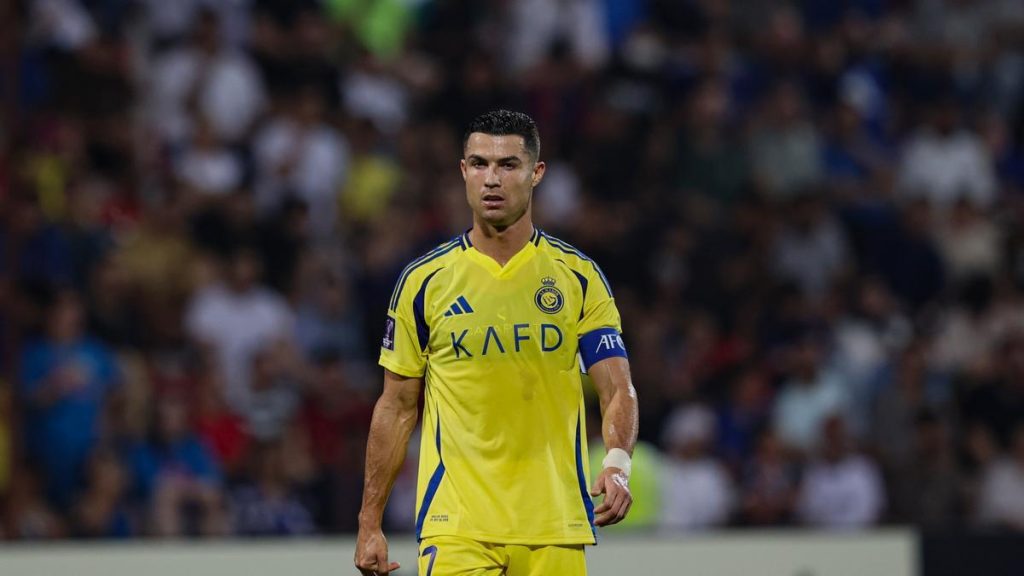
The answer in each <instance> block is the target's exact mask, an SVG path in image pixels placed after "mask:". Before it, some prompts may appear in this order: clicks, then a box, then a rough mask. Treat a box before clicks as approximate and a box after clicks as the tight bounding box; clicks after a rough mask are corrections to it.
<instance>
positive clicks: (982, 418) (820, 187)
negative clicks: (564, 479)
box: [0, 0, 1024, 539]
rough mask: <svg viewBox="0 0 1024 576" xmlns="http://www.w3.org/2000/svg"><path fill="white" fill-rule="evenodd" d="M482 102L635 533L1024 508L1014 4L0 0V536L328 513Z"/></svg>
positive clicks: (408, 497)
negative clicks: (553, 274) (563, 285)
mask: <svg viewBox="0 0 1024 576" xmlns="http://www.w3.org/2000/svg"><path fill="white" fill-rule="evenodd" d="M498 107H508V108H512V109H517V110H522V111H525V112H527V113H529V114H530V115H531V116H532V117H533V118H535V119H536V121H537V122H538V124H539V127H540V131H541V137H542V142H543V147H542V158H543V159H544V160H545V161H546V162H547V163H548V171H547V176H546V178H545V180H544V182H543V183H542V185H541V186H540V187H539V188H538V190H537V192H536V202H535V204H536V206H535V219H536V221H537V222H538V223H539V225H540V226H541V227H542V228H543V229H544V230H545V231H546V232H548V233H549V234H552V235H555V236H559V237H561V238H564V239H566V240H568V241H569V242H571V243H572V244H574V245H576V246H577V247H578V248H580V249H581V250H583V251H584V252H586V253H587V254H588V255H589V256H591V257H593V258H594V259H595V260H596V261H597V262H599V263H600V264H601V265H602V267H603V269H604V271H605V273H606V275H607V276H608V278H609V279H610V282H611V284H612V286H613V288H614V290H615V294H616V299H617V303H618V305H619V307H620V310H621V312H622V315H623V324H624V336H625V340H626V343H627V346H628V348H629V350H630V354H631V366H632V371H633V378H634V383H635V385H636V388H637V390H638V393H639V399H640V410H641V431H640V436H641V442H640V444H639V445H638V447H637V452H636V455H635V462H636V464H635V466H634V477H633V489H634V492H635V497H636V500H637V505H636V506H635V507H634V510H633V513H632V515H631V517H630V518H629V519H628V522H627V523H628V525H629V526H632V527H633V528H637V529H657V530H664V531H666V532H673V533H674V532H680V531H693V530H704V529H713V528H719V527H731V526H812V527H822V528H859V527H866V526H874V525H879V524H900V525H915V526H919V527H921V528H922V529H925V530H959V529H965V528H970V529H977V530H1014V531H1021V530H1024V226H1022V224H1024V196H1022V194H1024V3H1021V2H1020V1H1019V0H841V1H840V0H796V1H791V2H774V1H767V0H515V1H495V2H470V1H468V0H373V1H371V0H174V1H166V0H25V1H22V2H17V1H14V0H0V221H2V224H0V377H2V380H0V538H6V539H46V538H66V537H132V536H200V535H203V536H205V535H251V536H257V535H285V534H295V535H300V534H311V533H336V532H348V531H352V530H353V529H354V528H355V521H356V513H357V510H358V507H359V502H360V497H361V496H360V492H361V483H362V466H363V457H364V448H365V437H366V432H367V428H368V424H369V418H370V414H371V411H372V407H373V402H374V400H375V397H376V395H377V393H378V392H379V389H380V384H381V381H382V378H381V371H380V369H379V368H378V367H377V366H376V356H377V350H378V348H377V347H378V342H379V341H380V336H381V329H382V326H383V319H384V310H385V307H386V301H387V298H388V297H389V295H390V293H391V290H392V285H393V283H394V281H395V279H396V277H397V276H398V273H399V271H400V270H401V268H402V267H403V266H404V264H405V263H406V262H408V261H409V260H410V259H411V258H414V257H415V256H416V255H418V254H420V253H422V252H423V251H425V250H427V249H429V248H430V247H431V246H433V245H435V244H436V243H438V242H440V241H443V240H444V239H446V238H450V237H452V236H454V235H456V234H458V233H459V232H461V231H462V230H464V229H466V228H467V227H468V226H469V224H470V219H469V215H468V210H467V208H466V207H465V199H464V188H463V184H462V181H461V178H460V176H459V172H458V159H459V158H460V157H461V150H460V137H461V131H462V128H463V126H464V125H465V124H466V122H467V121H468V120H469V119H470V118H472V117H473V116H475V115H476V114H478V113H481V112H484V111H487V110H490V109H494V108H498ZM592 404H593V403H592ZM593 409H594V410H595V411H596V406H593ZM590 430H591V434H592V436H593V435H594V433H595V432H596V431H597V430H598V427H597V426H596V425H594V424H593V423H592V424H591V426H590ZM591 444H592V448H591V451H592V453H593V454H592V455H593V456H595V458H598V459H599V456H600V455H601V454H603V450H602V449H601V448H600V438H599V437H597V438H592V441H591ZM410 456H411V457H410V458H409V460H408V461H407V463H406V467H405V469H404V470H403V472H402V474H401V475H400V477H399V479H398V481H397V484H396V490H395V494H394V497H393V498H392V502H391V506H390V507H389V512H388V522H389V525H390V527H391V529H399V530H400V529H406V528H409V527H410V525H411V523H412V519H413V518H412V517H413V506H414V504H415V494H414V486H415V468H414V467H415V442H414V443H413V446H412V447H411V449H410Z"/></svg>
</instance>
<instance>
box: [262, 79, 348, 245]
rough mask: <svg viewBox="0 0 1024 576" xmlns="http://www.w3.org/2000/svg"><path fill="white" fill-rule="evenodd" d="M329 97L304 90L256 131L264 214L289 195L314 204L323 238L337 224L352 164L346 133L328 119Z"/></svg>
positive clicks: (316, 229)
mask: <svg viewBox="0 0 1024 576" xmlns="http://www.w3.org/2000/svg"><path fill="white" fill-rule="evenodd" d="M324 108H325V103H324V101H323V96H322V95H321V93H320V92H319V91H317V90H316V89H314V88H311V87H307V88H304V89H302V90H300V91H299V93H298V95H297V96H295V99H294V101H293V102H291V103H290V104H289V105H288V106H286V107H285V112H284V113H283V114H281V115H279V116H277V117H275V118H273V119H271V120H270V121H269V122H268V123H267V124H266V125H265V126H264V127H263V129H262V130H260V131H259V133H258V134H257V135H256V140H255V143H254V145H253V155H254V156H255V160H256V179H257V180H256V182H257V185H256V204H257V208H258V209H259V210H260V211H261V212H264V213H267V212H272V211H273V210H275V209H277V208H278V207H279V206H280V205H281V203H282V201H283V200H284V199H285V198H286V197H288V196H289V195H294V196H296V197H298V198H300V199H301V200H302V201H304V202H305V203H306V205H307V206H308V207H309V215H310V227H311V229H312V232H313V234H314V236H316V237H318V238H321V237H324V236H325V235H327V234H329V233H330V232H331V231H333V229H334V224H335V221H336V219H337V213H338V209H337V204H338V191H339V189H340V187H341V185H342V184H343V183H344V181H345V177H346V176H347V174H348V168H349V146H348V142H347V141H346V140H345V137H344V136H342V134H341V133H339V132H338V131H336V130H335V129H334V128H332V127H331V126H330V125H329V124H328V123H327V122H326V121H325V119H324Z"/></svg>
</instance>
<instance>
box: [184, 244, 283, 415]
mask: <svg viewBox="0 0 1024 576" xmlns="http://www.w3.org/2000/svg"><path fill="white" fill-rule="evenodd" d="M260 276H261V268H260V262H259V260H258V257H257V255H256V254H255V253H254V252H253V250H252V249H251V248H248V247H241V248H239V249H237V250H236V252H235V253H234V254H233V255H231V256H230V258H229V260H228V262H227V270H226V278H225V281H224V282H223V283H216V284H212V285H209V286H206V287H204V288H201V289H200V290H198V291H197V292H196V293H195V294H194V295H193V297H192V301H191V302H189V304H188V308H187V311H186V313H185V325H186V327H187V329H188V333H189V335H190V336H191V337H192V338H193V339H194V340H195V341H196V342H198V343H199V344H201V345H208V346H211V347H212V349H213V351H214V353H215V358H216V363H217V366H218V368H219V369H220V370H221V376H222V378H223V383H224V386H225V391H224V396H225V398H226V400H227V402H228V404H229V405H230V406H231V407H232V408H233V409H235V410H242V409H243V408H244V406H246V405H247V403H248V401H249V395H250V394H249V382H250V378H251V365H250V361H251V359H252V355H253V353H254V352H256V351H257V350H258V349H259V348H260V347H261V346H264V345H266V344H267V343H268V342H271V341H273V340H274V339H287V338H290V337H291V334H292V333H293V330H294V315H293V312H292V311H291V309H290V308H289V307H288V305H287V303H286V302H285V301H284V300H283V299H282V298H281V296H280V295H278V294H276V293H274V292H272V291H270V290H268V289H267V288H265V287H263V286H262V285H260V284H259V280H260Z"/></svg>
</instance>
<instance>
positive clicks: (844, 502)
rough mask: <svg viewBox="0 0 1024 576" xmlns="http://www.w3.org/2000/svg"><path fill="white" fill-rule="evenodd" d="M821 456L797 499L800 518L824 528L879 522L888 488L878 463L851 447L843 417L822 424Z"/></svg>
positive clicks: (805, 478)
mask: <svg viewBox="0 0 1024 576" xmlns="http://www.w3.org/2000/svg"><path fill="white" fill-rule="evenodd" d="M823 436H824V440H823V448H822V450H821V456H820V457H818V458H816V459H815V460H814V461H812V462H811V464H810V465H809V466H808V468H807V470H806V472H805V474H804V479H803V484H802V485H801V487H800V495H799V497H798V500H797V514H798V516H799V518H800V520H801V521H802V522H803V523H804V524H807V525H810V526H818V527H823V528H864V527H867V526H871V525H873V524H875V523H877V522H878V520H879V519H880V518H881V515H882V511H883V508H884V507H885V491H884V488H883V484H882V478H881V474H879V471H878V467H877V466H876V465H875V463H874V462H873V461H872V460H870V459H869V458H867V457H866V456H862V455H860V454H857V453H855V452H853V451H851V450H850V447H849V443H848V441H847V437H846V427H845V425H844V424H843V419H842V417H841V416H838V415H834V416H831V417H829V418H828V419H827V420H826V421H825V424H824V426H823Z"/></svg>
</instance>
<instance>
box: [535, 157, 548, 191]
mask: <svg viewBox="0 0 1024 576" xmlns="http://www.w3.org/2000/svg"><path fill="white" fill-rule="evenodd" d="M546 169H547V164H544V162H542V161H540V160H538V161H537V163H536V164H534V165H533V186H534V187H536V186H537V185H538V184H540V181H541V180H543V179H544V171H545V170H546Z"/></svg>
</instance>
